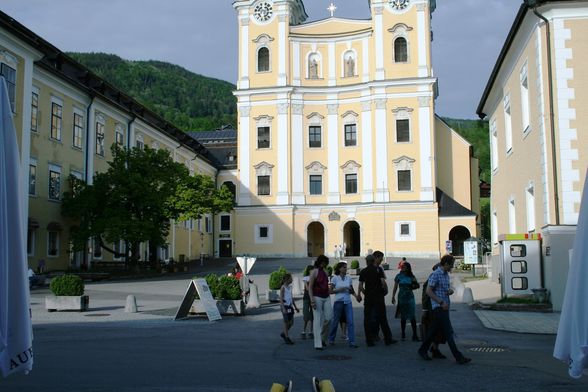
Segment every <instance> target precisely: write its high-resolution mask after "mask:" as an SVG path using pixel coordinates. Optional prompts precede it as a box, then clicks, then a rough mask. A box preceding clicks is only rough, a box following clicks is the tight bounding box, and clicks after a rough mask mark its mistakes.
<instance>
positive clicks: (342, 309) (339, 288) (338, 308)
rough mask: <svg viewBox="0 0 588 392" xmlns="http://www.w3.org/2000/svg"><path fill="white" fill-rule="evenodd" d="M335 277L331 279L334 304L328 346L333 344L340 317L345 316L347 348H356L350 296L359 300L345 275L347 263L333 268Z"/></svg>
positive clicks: (351, 283) (349, 278)
mask: <svg viewBox="0 0 588 392" xmlns="http://www.w3.org/2000/svg"><path fill="white" fill-rule="evenodd" d="M334 272H335V275H334V276H333V277H332V278H331V284H330V289H331V293H332V294H335V303H334V304H333V318H332V320H331V327H330V331H329V344H335V335H336V334H337V327H338V326H339V320H340V319H341V315H343V314H344V315H345V319H346V321H347V338H348V339H349V347H353V348H356V347H357V344H356V343H355V329H354V326H353V305H352V303H351V296H352V295H353V296H354V297H355V298H356V299H357V300H358V301H360V299H359V298H358V297H357V295H356V294H355V290H354V289H353V282H352V280H351V277H350V276H348V275H347V263H344V262H341V263H338V264H337V265H336V266H335V271H334Z"/></svg>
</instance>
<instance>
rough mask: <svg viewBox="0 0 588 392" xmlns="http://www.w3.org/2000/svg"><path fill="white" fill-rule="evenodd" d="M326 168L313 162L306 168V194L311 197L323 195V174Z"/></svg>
mask: <svg viewBox="0 0 588 392" xmlns="http://www.w3.org/2000/svg"><path fill="white" fill-rule="evenodd" d="M326 169H327V168H326V167H325V166H323V165H322V164H321V163H320V162H318V161H314V162H312V163H311V164H310V165H308V166H306V172H307V174H308V193H309V194H311V195H322V194H323V174H324V172H325V170H326Z"/></svg>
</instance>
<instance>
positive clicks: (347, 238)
mask: <svg viewBox="0 0 588 392" xmlns="http://www.w3.org/2000/svg"><path fill="white" fill-rule="evenodd" d="M343 242H344V244H345V249H344V251H345V254H344V256H345V257H351V256H359V254H360V252H361V235H360V232H359V223H357V222H356V221H350V222H347V223H345V226H343Z"/></svg>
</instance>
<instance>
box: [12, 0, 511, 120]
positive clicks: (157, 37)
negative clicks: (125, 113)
mask: <svg viewBox="0 0 588 392" xmlns="http://www.w3.org/2000/svg"><path fill="white" fill-rule="evenodd" d="M331 1H333V2H334V3H335V5H336V6H337V10H336V12H335V16H336V17H339V18H354V19H367V18H369V17H370V12H369V7H368V2H367V0H304V5H305V8H306V12H307V14H308V15H309V19H308V21H313V20H319V19H324V18H326V17H329V15H330V14H329V12H328V11H327V7H328V6H329V4H330V3H331ZM521 2H522V1H521V0H437V10H436V11H435V12H434V13H433V20H432V25H433V34H434V41H433V69H434V72H435V76H437V77H438V78H439V98H438V99H437V106H436V112H437V114H439V115H441V116H447V117H454V118H476V114H475V111H476V107H477V105H478V102H479V101H480V97H481V96H482V93H483V90H484V87H485V86H486V83H487V81H488V78H489V76H490V72H491V71H492V68H493V67H494V64H495V62H496V59H497V57H498V53H499V52H500V49H501V48H502V45H503V44H504V40H505V39H506V36H507V34H508V31H509V30H510V27H511V25H512V22H513V21H514V18H515V15H516V13H517V11H518V8H519V6H520V4H521ZM232 3H233V1H232V0H167V1H161V0H100V1H95V0H0V10H2V11H3V12H5V13H7V14H8V15H10V16H11V17H13V18H14V19H16V20H17V21H19V22H20V23H22V24H23V25H25V26H26V27H27V28H29V29H30V30H32V31H33V32H35V33H36V34H38V35H40V36H41V37H43V38H44V39H45V40H47V41H49V42H50V43H51V44H53V45H54V46H56V47H57V48H59V49H60V50H62V51H75V52H105V53H113V54H116V55H118V56H120V57H122V58H125V59H129V60H161V61H167V62H170V63H174V64H178V65H180V66H182V67H184V68H186V69H188V70H190V71H192V72H196V73H199V74H202V75H205V76H209V77H214V78H218V79H223V80H226V81H229V82H231V83H233V84H235V83H236V81H237V62H238V58H237V56H238V47H237V44H238V31H237V28H238V24H237V14H236V12H235V10H234V9H233V7H232Z"/></svg>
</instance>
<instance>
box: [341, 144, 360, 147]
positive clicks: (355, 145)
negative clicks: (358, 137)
mask: <svg viewBox="0 0 588 392" xmlns="http://www.w3.org/2000/svg"><path fill="white" fill-rule="evenodd" d="M357 147H359V145H357V144H354V145H353V146H345V145H344V146H343V148H357Z"/></svg>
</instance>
